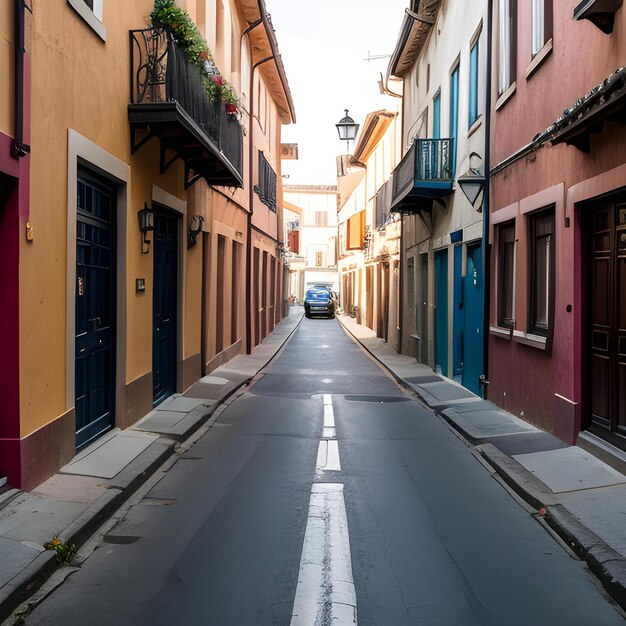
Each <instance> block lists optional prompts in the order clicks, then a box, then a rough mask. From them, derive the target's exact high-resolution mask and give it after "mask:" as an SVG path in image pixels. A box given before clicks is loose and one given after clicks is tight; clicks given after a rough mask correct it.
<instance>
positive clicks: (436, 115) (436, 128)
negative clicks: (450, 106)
mask: <svg viewBox="0 0 626 626" xmlns="http://www.w3.org/2000/svg"><path fill="white" fill-rule="evenodd" d="M439 137H441V92H440V91H438V92H437V94H436V95H435V97H434V98H433V139H439Z"/></svg>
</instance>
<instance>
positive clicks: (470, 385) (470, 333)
mask: <svg viewBox="0 0 626 626" xmlns="http://www.w3.org/2000/svg"><path fill="white" fill-rule="evenodd" d="M482 268H483V266H482V248H481V245H480V244H475V245H472V246H467V271H466V272H465V279H464V285H463V301H464V302H463V309H464V313H465V315H464V317H465V322H464V332H463V354H464V357H465V358H464V363H463V386H464V387H466V388H467V389H469V390H470V391H473V392H474V393H476V394H478V395H482V392H483V390H482V388H481V386H480V383H479V378H480V375H481V374H482V373H483V367H484V364H483V351H484V341H483V340H484V338H483V332H484V331H483V323H484V322H483V320H484V317H483V306H484V304H483V287H484V283H483V275H482V272H483V269H482Z"/></svg>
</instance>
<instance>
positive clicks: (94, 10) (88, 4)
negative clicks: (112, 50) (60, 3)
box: [67, 0, 107, 41]
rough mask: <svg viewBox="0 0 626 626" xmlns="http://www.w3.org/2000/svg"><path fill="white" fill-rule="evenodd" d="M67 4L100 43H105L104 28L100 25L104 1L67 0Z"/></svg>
mask: <svg viewBox="0 0 626 626" xmlns="http://www.w3.org/2000/svg"><path fill="white" fill-rule="evenodd" d="M67 3H68V4H69V5H70V6H71V7H72V8H73V9H74V11H76V13H78V15H80V16H81V17H82V18H83V20H85V22H86V23H87V24H88V25H89V26H90V27H91V28H92V29H93V30H94V32H95V33H96V34H97V35H98V36H99V37H100V39H102V41H106V38H107V33H106V28H105V27H104V24H103V23H102V17H103V13H104V0H67Z"/></svg>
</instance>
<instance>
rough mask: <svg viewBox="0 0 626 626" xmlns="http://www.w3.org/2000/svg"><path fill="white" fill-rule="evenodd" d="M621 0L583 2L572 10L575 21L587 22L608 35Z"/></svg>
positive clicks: (587, 0)
mask: <svg viewBox="0 0 626 626" xmlns="http://www.w3.org/2000/svg"><path fill="white" fill-rule="evenodd" d="M621 6H622V0H583V1H582V2H581V3H580V4H579V5H578V6H577V7H576V8H575V9H574V19H575V20H589V21H590V22H591V23H592V24H594V25H595V26H597V27H598V28H599V29H600V30H601V31H602V32H603V33H606V34H607V35H610V34H611V33H612V32H613V26H614V24H615V13H616V11H617V10H618V9H619V8H620V7H621Z"/></svg>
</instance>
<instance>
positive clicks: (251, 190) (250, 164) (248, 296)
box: [244, 21, 274, 354]
mask: <svg viewBox="0 0 626 626" xmlns="http://www.w3.org/2000/svg"><path fill="white" fill-rule="evenodd" d="M261 23H262V21H257V22H254V25H251V26H252V28H254V27H255V26H258V25H259V24H261ZM252 28H249V29H246V31H244V33H247V32H250V30H252ZM250 50H252V45H250ZM272 59H274V54H272V55H271V56H268V57H265V58H264V59H261V60H260V61H257V62H256V63H255V64H254V65H253V66H252V70H251V72H250V139H249V141H248V194H249V195H248V202H249V209H248V224H247V230H248V246H247V248H246V265H247V268H246V269H247V271H246V354H250V353H251V352H252V312H251V310H250V309H251V306H252V300H251V287H252V215H253V213H254V185H253V184H252V177H253V174H254V161H253V159H254V72H255V70H256V69H257V67H259V66H260V65H263V63H267V62H268V61H271V60H272Z"/></svg>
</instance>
